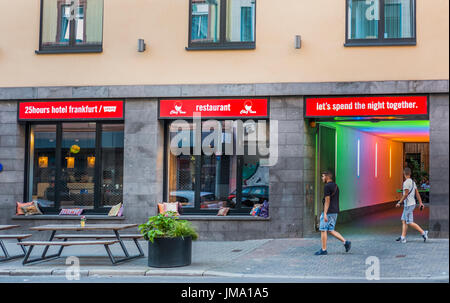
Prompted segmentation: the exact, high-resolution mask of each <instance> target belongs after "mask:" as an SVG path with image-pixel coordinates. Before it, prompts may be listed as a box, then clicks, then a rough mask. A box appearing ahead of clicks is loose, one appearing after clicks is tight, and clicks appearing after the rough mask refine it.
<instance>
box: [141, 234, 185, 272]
mask: <svg viewBox="0 0 450 303" xmlns="http://www.w3.org/2000/svg"><path fill="white" fill-rule="evenodd" d="M191 261H192V238H191V237H184V238H182V237H179V238H156V239H155V241H154V243H152V242H150V241H149V242H148V266H150V267H178V266H186V265H190V264H191Z"/></svg>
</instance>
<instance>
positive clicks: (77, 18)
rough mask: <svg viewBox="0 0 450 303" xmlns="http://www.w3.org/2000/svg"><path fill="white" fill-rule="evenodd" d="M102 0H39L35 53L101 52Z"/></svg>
mask: <svg viewBox="0 0 450 303" xmlns="http://www.w3.org/2000/svg"><path fill="white" fill-rule="evenodd" d="M102 36H103V0H41V31H40V43H39V51H38V53H59V52H101V51H102Z"/></svg>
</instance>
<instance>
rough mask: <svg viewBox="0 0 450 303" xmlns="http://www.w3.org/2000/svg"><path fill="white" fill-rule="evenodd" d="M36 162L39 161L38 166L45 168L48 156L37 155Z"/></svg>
mask: <svg viewBox="0 0 450 303" xmlns="http://www.w3.org/2000/svg"><path fill="white" fill-rule="evenodd" d="M38 163H39V168H47V167H48V157H39V159H38Z"/></svg>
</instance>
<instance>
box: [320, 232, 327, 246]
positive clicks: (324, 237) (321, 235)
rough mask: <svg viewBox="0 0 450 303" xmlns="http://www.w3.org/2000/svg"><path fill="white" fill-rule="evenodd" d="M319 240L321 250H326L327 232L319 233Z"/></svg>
mask: <svg viewBox="0 0 450 303" xmlns="http://www.w3.org/2000/svg"><path fill="white" fill-rule="evenodd" d="M320 239H321V240H322V250H324V251H325V250H327V232H326V231H321V232H320Z"/></svg>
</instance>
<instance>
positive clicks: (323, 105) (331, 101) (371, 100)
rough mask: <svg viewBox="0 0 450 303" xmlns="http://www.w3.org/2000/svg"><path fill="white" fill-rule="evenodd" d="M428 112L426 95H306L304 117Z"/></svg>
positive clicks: (409, 114)
mask: <svg viewBox="0 0 450 303" xmlns="http://www.w3.org/2000/svg"><path fill="white" fill-rule="evenodd" d="M427 114H428V98H427V96H370V97H337V98H336V97H307V98H305V117H308V118H313V117H314V118H317V117H363V116H411V115H413V116H415V115H427Z"/></svg>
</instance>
